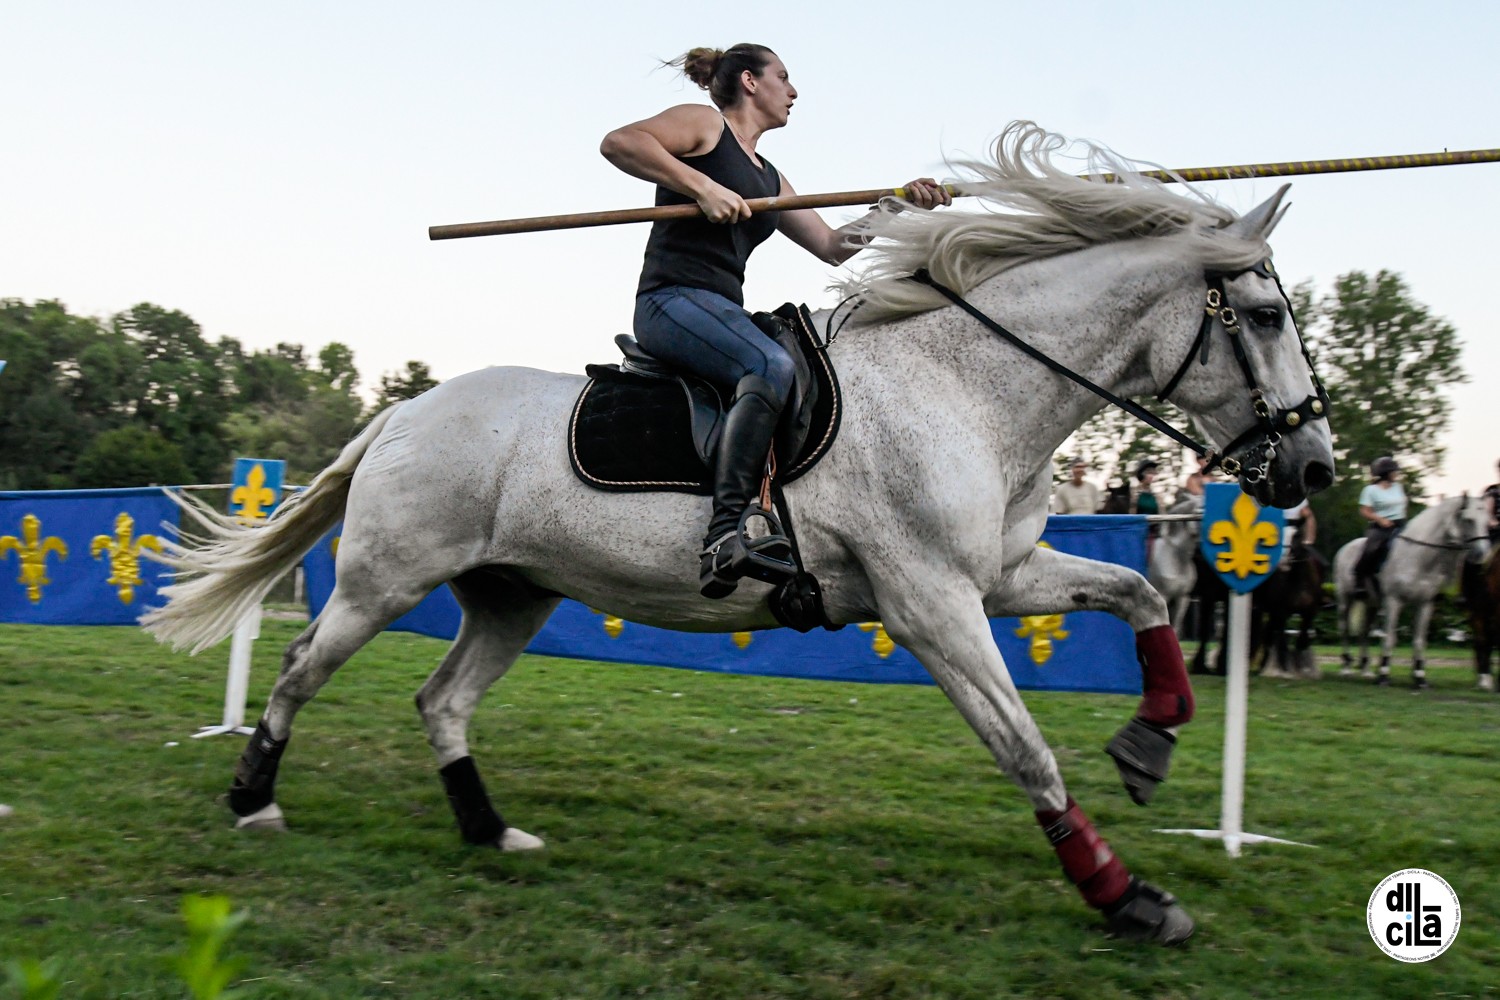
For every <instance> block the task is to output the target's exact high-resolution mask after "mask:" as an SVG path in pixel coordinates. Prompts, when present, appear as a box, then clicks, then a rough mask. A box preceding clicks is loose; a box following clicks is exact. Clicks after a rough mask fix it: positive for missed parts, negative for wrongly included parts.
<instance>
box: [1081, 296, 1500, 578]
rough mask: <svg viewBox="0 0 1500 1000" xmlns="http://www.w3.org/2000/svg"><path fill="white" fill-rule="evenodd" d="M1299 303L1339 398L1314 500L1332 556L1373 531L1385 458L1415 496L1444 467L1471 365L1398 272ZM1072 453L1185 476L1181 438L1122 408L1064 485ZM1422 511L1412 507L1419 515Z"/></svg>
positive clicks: (1184, 422)
mask: <svg viewBox="0 0 1500 1000" xmlns="http://www.w3.org/2000/svg"><path fill="white" fill-rule="evenodd" d="M1289 298H1290V299H1291V303H1292V312H1293V314H1294V315H1295V316H1296V318H1297V321H1298V326H1299V327H1300V329H1301V330H1302V334H1303V338H1304V339H1305V340H1306V342H1307V346H1308V349H1309V351H1310V352H1311V354H1312V356H1313V361H1314V364H1315V366H1316V369H1317V372H1318V375H1319V377H1320V378H1322V380H1323V384H1324V386H1325V387H1326V388H1327V389H1328V394H1329V397H1330V399H1331V402H1332V412H1331V419H1330V427H1331V428H1332V430H1333V451H1334V457H1335V459H1336V460H1337V464H1338V468H1337V473H1336V474H1337V478H1336V480H1335V482H1334V485H1333V487H1332V488H1330V489H1328V490H1327V491H1325V492H1323V493H1320V494H1318V495H1317V496H1315V497H1313V498H1312V507H1313V511H1314V513H1315V514H1316V515H1317V518H1318V525H1319V531H1318V541H1319V545H1320V547H1325V548H1326V549H1327V550H1328V551H1330V552H1332V551H1333V550H1334V549H1335V548H1336V547H1337V546H1339V545H1342V544H1343V543H1344V542H1346V541H1349V540H1350V539H1352V538H1356V537H1358V536H1360V535H1362V534H1363V533H1364V529H1365V522H1364V520H1363V519H1362V518H1361V517H1360V516H1359V510H1358V499H1359V491H1360V490H1361V489H1362V488H1363V487H1364V486H1365V484H1367V483H1368V482H1369V481H1370V477H1369V471H1370V463H1371V462H1373V461H1374V460H1375V459H1376V458H1378V457H1380V456H1381V455H1393V456H1395V457H1396V459H1397V460H1398V461H1399V462H1400V463H1401V467H1402V469H1403V470H1404V472H1405V474H1406V492H1407V494H1408V495H1409V496H1411V497H1414V498H1415V497H1419V496H1421V495H1422V494H1423V492H1424V489H1423V485H1422V481H1423V479H1424V478H1425V477H1426V476H1428V475H1430V474H1432V473H1435V472H1436V471H1437V470H1439V469H1440V468H1441V467H1442V463H1443V456H1444V449H1443V447H1442V445H1441V444H1439V438H1441V436H1442V434H1443V432H1444V431H1445V430H1446V429H1447V427H1448V421H1449V417H1450V415H1451V409H1452V403H1451V402H1450V400H1449V399H1448V397H1447V396H1446V395H1445V390H1446V389H1447V388H1448V386H1450V385H1453V384H1455V383H1458V382H1466V381H1468V376H1466V375H1465V374H1464V371H1463V368H1462V367H1461V362H1460V354H1461V345H1460V342H1459V337H1458V331H1457V330H1456V329H1455V328H1454V327H1453V325H1452V324H1451V323H1449V322H1448V321H1447V320H1445V319H1443V318H1442V317H1441V316H1438V315H1435V314H1434V313H1433V312H1432V311H1431V310H1430V309H1429V308H1428V307H1427V306H1425V305H1423V304H1422V303H1420V302H1418V301H1417V300H1416V299H1415V298H1414V297H1413V296H1412V293H1411V290H1410V289H1409V288H1408V287H1407V285H1406V282H1405V281H1404V280H1403V279H1402V277H1401V276H1400V275H1399V274H1396V273H1394V272H1391V271H1380V272H1378V273H1376V274H1375V275H1374V276H1373V277H1372V276H1371V275H1369V274H1366V273H1364V272H1361V271H1351V272H1349V273H1348V274H1345V275H1342V276H1340V277H1339V278H1337V279H1336V280H1335V281H1334V282H1333V285H1332V287H1331V288H1330V289H1328V290H1327V291H1320V290H1319V289H1318V288H1317V286H1316V285H1315V284H1314V283H1313V282H1311V281H1306V282H1303V283H1301V284H1299V285H1297V286H1296V287H1295V288H1293V289H1292V290H1291V292H1290V293H1289ZM1221 357H1222V355H1221ZM1138 402H1140V403H1142V404H1143V405H1145V406H1147V408H1148V409H1151V410H1152V411H1153V412H1156V413H1157V414H1158V415H1159V416H1162V417H1163V418H1164V419H1166V420H1168V421H1169V422H1171V423H1172V424H1173V425H1174V426H1177V427H1180V428H1184V429H1186V428H1188V427H1189V421H1188V418H1187V416H1186V415H1185V414H1183V413H1182V412H1181V411H1180V410H1177V409H1176V408H1175V407H1173V406H1171V405H1169V404H1161V403H1157V402H1156V401H1155V400H1154V399H1142V400H1138ZM1074 455H1078V456H1080V457H1082V458H1083V459H1084V460H1085V461H1086V462H1088V463H1089V464H1090V466H1091V467H1092V468H1093V469H1094V473H1093V474H1094V475H1098V474H1099V473H1101V472H1102V473H1104V474H1105V476H1106V477H1109V478H1111V479H1115V480H1120V481H1124V480H1126V479H1128V478H1129V476H1130V473H1131V471H1132V470H1133V469H1134V468H1135V466H1136V464H1137V463H1138V462H1140V461H1141V460H1143V459H1148V458H1149V459H1153V460H1155V461H1157V462H1158V463H1160V466H1161V472H1162V479H1163V480H1170V479H1172V478H1173V477H1172V473H1173V472H1174V471H1184V472H1185V471H1186V470H1183V466H1184V462H1185V461H1186V460H1185V458H1184V456H1183V455H1182V454H1181V452H1180V449H1179V448H1178V447H1177V445H1176V444H1175V443H1174V442H1172V441H1170V440H1168V439H1167V438H1165V437H1163V436H1162V435H1160V434H1158V433H1157V432H1156V431H1154V430H1152V429H1151V428H1149V427H1147V426H1146V425H1145V424H1143V423H1140V422H1139V421H1137V420H1136V419H1135V418H1134V417H1131V416H1129V415H1128V414H1125V413H1123V412H1122V411H1120V410H1116V409H1114V408H1113V407H1110V408H1106V409H1105V410H1103V411H1101V412H1100V413H1099V414H1098V415H1097V416H1095V417H1094V418H1093V419H1092V420H1090V421H1089V422H1088V423H1087V424H1085V425H1084V426H1083V427H1082V428H1080V429H1079V431H1078V432H1077V433H1076V434H1075V435H1074V436H1073V438H1072V439H1071V440H1070V442H1069V444H1067V445H1066V446H1064V448H1063V451H1062V453H1060V454H1059V455H1058V456H1057V459H1056V461H1057V479H1058V480H1059V481H1061V480H1064V479H1066V478H1068V470H1067V468H1066V465H1067V463H1068V462H1069V461H1070V459H1071V457H1072V456H1074ZM1191 467H1192V466H1191V464H1190V463H1189V465H1188V468H1189V469H1190V468H1191ZM1480 485H1482V484H1476V489H1477V488H1478V487H1479V486H1480ZM1164 499H1168V500H1169V499H1170V497H1164ZM1417 509H1418V508H1417V507H1416V506H1415V505H1414V506H1413V510H1412V513H1413V514H1415V513H1416V510H1417Z"/></svg>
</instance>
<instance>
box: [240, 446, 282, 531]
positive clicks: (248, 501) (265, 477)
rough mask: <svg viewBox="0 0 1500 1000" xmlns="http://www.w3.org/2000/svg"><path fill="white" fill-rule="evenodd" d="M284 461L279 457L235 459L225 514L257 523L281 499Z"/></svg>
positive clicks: (250, 522)
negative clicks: (227, 508) (226, 512)
mask: <svg viewBox="0 0 1500 1000" xmlns="http://www.w3.org/2000/svg"><path fill="white" fill-rule="evenodd" d="M285 476H286V463H285V462H283V461H282V460H281V459H279V458H237V459H235V460H234V482H233V485H231V486H230V488H229V513H231V514H233V515H235V516H236V517H238V518H239V519H240V520H241V521H243V522H244V523H246V524H259V523H261V522H262V521H264V520H265V519H266V518H267V517H269V516H270V514H271V511H273V510H275V509H276V505H277V504H279V503H280V502H281V484H282V483H283V482H284V480H285Z"/></svg>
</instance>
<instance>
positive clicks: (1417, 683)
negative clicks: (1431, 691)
mask: <svg viewBox="0 0 1500 1000" xmlns="http://www.w3.org/2000/svg"><path fill="white" fill-rule="evenodd" d="M1411 687H1412V690H1413V691H1426V690H1427V689H1428V688H1430V687H1432V685H1431V684H1428V683H1427V678H1425V677H1413V678H1412V679H1411Z"/></svg>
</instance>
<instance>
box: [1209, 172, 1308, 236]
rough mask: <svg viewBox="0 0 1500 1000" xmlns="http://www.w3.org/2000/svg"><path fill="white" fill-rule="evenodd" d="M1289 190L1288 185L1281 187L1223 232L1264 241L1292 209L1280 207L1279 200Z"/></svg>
mask: <svg viewBox="0 0 1500 1000" xmlns="http://www.w3.org/2000/svg"><path fill="white" fill-rule="evenodd" d="M1291 188H1292V186H1291V185H1290V184H1283V185H1281V187H1280V188H1278V189H1277V191H1276V193H1275V194H1273V195H1271V197H1269V198H1267V199H1266V200H1265V201H1263V202H1261V203H1260V204H1259V205H1256V206H1255V207H1254V208H1252V209H1251V210H1250V211H1248V212H1246V213H1245V214H1244V215H1242V216H1240V217H1239V218H1238V219H1235V220H1234V221H1233V222H1231V223H1230V224H1229V225H1228V226H1227V227H1225V231H1226V232H1228V233H1231V234H1233V235H1235V236H1241V237H1244V238H1245V239H1257V238H1258V239H1265V238H1266V237H1267V236H1270V235H1271V230H1273V229H1275V228H1276V223H1278V222H1280V221H1281V217H1282V216H1283V215H1285V214H1286V209H1287V208H1291V207H1292V206H1291V205H1290V204H1289V205H1287V206H1286V208H1282V207H1281V200H1282V199H1283V198H1285V197H1286V193H1287V192H1288V191H1290V190H1291Z"/></svg>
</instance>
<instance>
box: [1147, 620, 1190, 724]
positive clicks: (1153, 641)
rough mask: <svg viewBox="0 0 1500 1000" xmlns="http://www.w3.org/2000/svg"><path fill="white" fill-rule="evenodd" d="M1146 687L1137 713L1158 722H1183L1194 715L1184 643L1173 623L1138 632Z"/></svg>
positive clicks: (1149, 720)
mask: <svg viewBox="0 0 1500 1000" xmlns="http://www.w3.org/2000/svg"><path fill="white" fill-rule="evenodd" d="M1135 655H1136V657H1137V658H1139V659H1140V661H1141V681H1142V684H1141V686H1142V688H1143V689H1144V690H1143V692H1142V694H1141V706H1140V708H1138V709H1137V710H1136V715H1138V716H1139V717H1140V718H1142V719H1144V720H1145V721H1146V722H1150V723H1152V724H1154V725H1158V726H1180V725H1182V724H1183V723H1184V722H1187V721H1188V720H1189V719H1191V718H1192V717H1193V709H1194V707H1195V706H1194V703H1193V686H1192V684H1190V683H1189V682H1188V675H1187V669H1186V668H1185V667H1184V666H1183V664H1182V647H1181V646H1180V645H1178V643H1177V633H1175V632H1173V631H1172V626H1170V625H1158V626H1156V627H1155V628H1148V629H1146V631H1144V632H1137V633H1136V635H1135Z"/></svg>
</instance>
